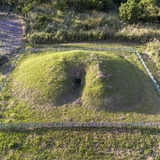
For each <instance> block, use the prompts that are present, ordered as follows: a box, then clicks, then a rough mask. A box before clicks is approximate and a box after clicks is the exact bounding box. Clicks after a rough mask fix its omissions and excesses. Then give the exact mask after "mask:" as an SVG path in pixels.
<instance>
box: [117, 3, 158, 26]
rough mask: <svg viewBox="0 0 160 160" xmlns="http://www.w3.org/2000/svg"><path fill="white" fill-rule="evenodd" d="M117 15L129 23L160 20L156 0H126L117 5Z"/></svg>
mask: <svg viewBox="0 0 160 160" xmlns="http://www.w3.org/2000/svg"><path fill="white" fill-rule="evenodd" d="M119 16H120V18H121V19H123V20H124V21H128V22H129V23H136V22H138V21H144V22H146V21H147V22H156V21H158V20H160V7H159V6H158V3H157V1H156V0H128V1H127V2H126V3H122V4H121V6H120V7H119Z"/></svg>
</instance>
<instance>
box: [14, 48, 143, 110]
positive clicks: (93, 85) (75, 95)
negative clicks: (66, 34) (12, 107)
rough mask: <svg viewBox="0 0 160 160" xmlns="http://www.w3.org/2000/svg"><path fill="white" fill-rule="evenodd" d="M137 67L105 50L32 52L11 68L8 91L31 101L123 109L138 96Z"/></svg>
mask: <svg viewBox="0 0 160 160" xmlns="http://www.w3.org/2000/svg"><path fill="white" fill-rule="evenodd" d="M137 70H138V68H136V67H135V66H134V65H133V64H131V63H129V62H128V61H127V60H125V59H124V58H123V57H120V56H118V55H116V54H112V53H107V52H98V51H80V50H77V51H65V52H57V53H46V54H39V55H38V54H36V55H32V56H30V58H28V59H26V60H24V61H23V62H21V63H20V64H19V66H18V67H17V68H16V69H15V70H14V72H13V74H12V75H13V79H12V92H13V94H14V95H16V96H17V97H21V98H22V99H24V100H26V101H28V102H29V103H30V104H32V105H36V104H40V105H44V106H45V105H46V104H50V105H52V106H62V105H64V104H72V105H77V104H78V105H82V106H86V107H89V108H90V107H91V108H92V107H93V108H96V109H97V108H99V109H107V110H115V111H119V110H126V109H131V108H133V107H134V106H136V105H137V104H139V103H140V102H141V100H142V96H143V94H142V93H143V86H142V85H141V82H140V77H139V76H140V75H138V74H137ZM141 76H142V75H141Z"/></svg>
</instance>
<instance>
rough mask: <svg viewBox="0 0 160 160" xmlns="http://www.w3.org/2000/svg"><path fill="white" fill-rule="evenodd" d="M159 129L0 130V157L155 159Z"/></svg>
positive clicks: (159, 139) (34, 158)
mask: <svg viewBox="0 0 160 160" xmlns="http://www.w3.org/2000/svg"><path fill="white" fill-rule="evenodd" d="M159 141H160V136H159V129H155V130H150V129H149V130H148V129H118V130H115V129H114V128H108V129H103V128H102V129H95V128H85V129H78V128H73V129H67V130H66V129H49V130H48V129H43V130H30V131H29V130H28V131H24V130H21V131H16V130H15V131H9V130H6V131H0V146H1V147H0V152H1V154H0V158H1V159H27V160H36V159H46V160H50V159H59V160H62V159H68V160H69V159H79V160H81V159H100V160H103V159H110V160H112V159H117V160H121V159H126V160H130V159H136V160H141V159H150V158H152V159H153V158H154V159H159V158H160V157H159V155H160V151H159Z"/></svg>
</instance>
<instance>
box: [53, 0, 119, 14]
mask: <svg viewBox="0 0 160 160" xmlns="http://www.w3.org/2000/svg"><path fill="white" fill-rule="evenodd" d="M56 7H57V9H60V10H65V9H68V8H72V9H74V10H75V11H78V12H82V11H86V10H97V11H111V10H114V9H115V7H116V5H115V4H114V2H113V0H58V1H57V3H56Z"/></svg>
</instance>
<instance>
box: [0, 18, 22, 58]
mask: <svg viewBox="0 0 160 160" xmlns="http://www.w3.org/2000/svg"><path fill="white" fill-rule="evenodd" d="M22 37H23V32H22V26H21V23H20V20H19V19H18V18H17V17H16V16H8V17H3V18H1V19H0V55H6V54H7V55H11V54H16V51H17V49H19V48H20V47H21V45H22Z"/></svg>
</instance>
